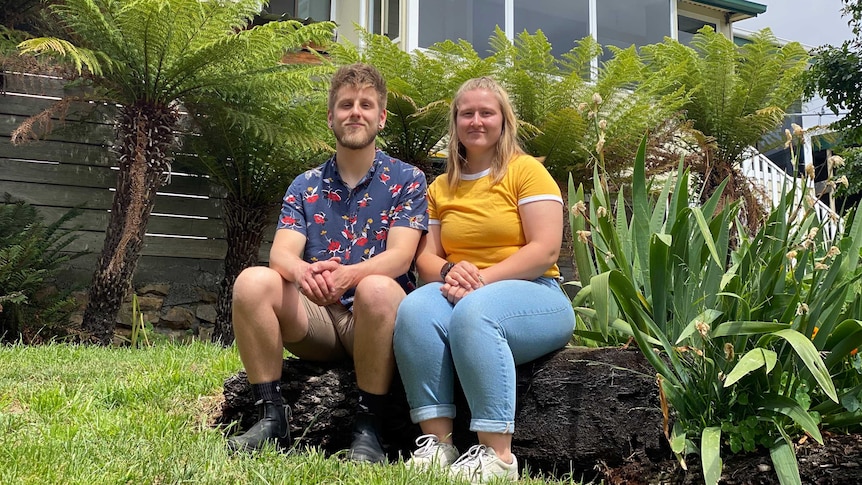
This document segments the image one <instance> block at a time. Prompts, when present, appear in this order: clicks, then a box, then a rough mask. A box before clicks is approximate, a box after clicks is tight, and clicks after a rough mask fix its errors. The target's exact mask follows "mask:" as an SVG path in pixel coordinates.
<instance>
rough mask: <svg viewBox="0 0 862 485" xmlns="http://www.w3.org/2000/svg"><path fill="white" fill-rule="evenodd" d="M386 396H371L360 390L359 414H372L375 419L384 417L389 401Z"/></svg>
mask: <svg viewBox="0 0 862 485" xmlns="http://www.w3.org/2000/svg"><path fill="white" fill-rule="evenodd" d="M386 396H387V395H386V394H371V393H370V392H365V391H363V390H362V389H360V390H359V404H358V405H357V410H356V411H357V414H370V415H372V416H375V417H381V416H383V414H384V412H385V409H384V408H385V406H386V401H387V399H386Z"/></svg>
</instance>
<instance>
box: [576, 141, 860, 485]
mask: <svg viewBox="0 0 862 485" xmlns="http://www.w3.org/2000/svg"><path fill="white" fill-rule="evenodd" d="M644 159H645V144H644V143H642V144H641V147H640V150H639V151H638V154H637V157H636V160H635V166H634V174H633V179H632V186H631V199H630V200H631V205H630V206H628V207H626V206H625V204H624V200H625V199H624V197H623V194H622V193H620V194H619V195H618V197H617V200H616V201H615V204H614V203H612V201H611V199H610V196H609V194H608V193H607V191H606V190H605V189H604V188H603V187H602V185H601V184H600V183H595V185H594V189H593V193H592V194H591V196H590V199H589V204H587V200H585V198H584V196H583V194H584V191H583V187H579V188H578V190H575V189H574V184H573V183H572V182H571V179H570V182H569V193H570V194H571V195H570V205H571V206H572V213H571V218H572V221H573V225H572V228H573V230H574V231H576V232H575V234H574V238H573V239H574V241H575V242H574V248H573V250H574V254H575V260H576V264H577V266H578V272H579V274H580V275H581V278H582V283H583V284H584V288H583V289H582V290H581V291H580V292H579V293H578V295H577V296H576V297H575V299H574V301H573V305H574V306H575V307H576V312H577V313H578V315H579V317H580V318H581V319H582V321H581V330H578V331H576V334H578V335H579V336H580V337H582V338H585V339H589V340H593V341H598V342H614V341H619V340H620V339H621V338H625V337H629V338H630V339H632V340H633V341H634V342H636V344H637V346H638V347H639V348H640V349H641V351H642V352H643V355H644V356H645V358H646V359H647V360H648V361H649V362H650V363H651V364H652V365H653V367H654V368H655V370H656V372H657V373H658V382H659V386H660V391H661V397H662V407H663V409H664V411H665V418H666V419H665V433H666V435H667V437H668V439H669V441H670V443H671V447H672V449H673V451H674V452H675V453H676V454H677V456H678V457H679V459H680V462H681V464H682V466H683V467H685V466H687V465H686V458H687V455H689V454H692V453H695V454H699V455H700V462H701V466H702V469H703V475H704V479H705V481H706V483H710V484H712V483H717V482H718V480H719V478H720V476H721V466H722V465H721V463H722V462H721V456H722V455H724V454H726V453H727V452H728V451H729V452H731V453H737V452H742V451H752V450H754V449H756V448H766V449H768V450H769V452H770V455H771V457H772V461H773V464H774V468H775V471H776V473H777V475H778V478H779V480H780V481H781V483H800V478H799V472H798V467H797V463H796V457H795V453H794V449H793V445H794V440H796V439H797V438H799V437H801V436H803V435H808V436H810V437H811V438H813V439H815V440H817V441H818V442H821V443H822V442H823V437H822V434H821V429H823V428H828V429H846V428H848V427H858V426H859V425H860V423H862V412H860V406H859V398H860V391H862V378H860V371H859V369H860V360H859V356H858V355H857V353H856V351H855V349H856V348H857V347H859V346H860V345H862V297H860V293H859V281H860V278H862V269H860V266H859V252H860V245H862V217H859V216H858V215H857V216H853V217H852V219H851V220H850V221H848V224H845V225H844V226H841V227H840V229H839V231H838V234H837V235H836V236H835V237H834V239H832V240H830V239H829V238H828V237H827V236H826V235H825V231H823V227H822V224H821V223H820V222H818V220H817V218H816V216H815V214H814V211H813V209H812V202H813V201H812V199H811V197H794V195H795V193H796V192H797V191H799V190H803V189H804V185H803V184H800V183H796V184H788V186H787V187H785V190H784V194H785V195H784V197H783V198H782V200H781V201H779V203H778V204H777V206H776V207H775V208H774V209H773V210H772V212H771V213H770V214H769V217H768V219H767V221H766V223H765V224H763V226H762V227H761V228H760V229H759V230H758V232H756V233H754V234H750V233H748V232H747V229H746V228H745V226H744V225H743V224H742V223H741V222H740V221H739V219H738V214H737V213H738V210H739V206H738V203H731V204H726V205H721V204H720V203H719V201H720V199H721V194H722V191H723V190H724V188H725V185H726V183H727V182H726V181H725V182H724V183H722V184H721V185H720V186H719V187H718V190H716V192H715V193H714V194H713V195H712V196H711V197H710V198H709V199H707V200H706V201H705V202H704V203H703V204H702V205H699V204H697V203H695V202H693V201H694V197H693V196H692V195H693V194H692V193H690V192H689V185H690V180H689V173H688V171H686V170H684V169H683V166H682V163H680V166H679V170H678V175H677V177H676V180H675V181H674V180H673V179H669V180H668V181H667V182H666V183H665V184H664V185H663V187H661V190H660V192H659V193H658V194H656V193H655V192H654V191H653V187H652V185H651V184H650V183H648V181H647V178H646V176H645V168H644ZM598 179H599V177H598V171H597V174H596V177H594V180H598ZM797 201H798V202H797ZM627 210H628V211H629V212H628V213H627ZM627 214H630V217H629V216H628V215H627ZM731 228H735V229H736V231H737V234H738V236H736V237H735V238H734V237H733V236H732V231H731ZM578 231H579V232H578Z"/></svg>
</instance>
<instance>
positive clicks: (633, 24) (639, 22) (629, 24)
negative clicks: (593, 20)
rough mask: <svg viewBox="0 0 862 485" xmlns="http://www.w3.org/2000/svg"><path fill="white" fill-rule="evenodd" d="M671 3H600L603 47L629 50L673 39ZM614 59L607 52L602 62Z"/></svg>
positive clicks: (623, 0)
mask: <svg viewBox="0 0 862 485" xmlns="http://www.w3.org/2000/svg"><path fill="white" fill-rule="evenodd" d="M670 3H671V2H670V1H668V0H641V1H639V2H632V1H631V0H600V1H596V14H597V15H596V17H597V23H598V25H597V33H598V36H597V37H598V39H597V40H598V41H599V44H601V45H603V46H606V45H614V46H617V47H620V48H623V49H625V48H628V47H630V46H632V45H636V46H642V45H647V44H657V43H659V42H662V41H663V40H664V38H665V36H667V37H670V36H671V31H670V23H671V16H670V10H671V5H670ZM611 57H612V55H611V53H610V52H608V51H606V52H605V53H604V55H603V56H602V60H603V61H606V60H608V59H610V58H611Z"/></svg>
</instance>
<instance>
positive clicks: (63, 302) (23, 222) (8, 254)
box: [0, 194, 80, 341]
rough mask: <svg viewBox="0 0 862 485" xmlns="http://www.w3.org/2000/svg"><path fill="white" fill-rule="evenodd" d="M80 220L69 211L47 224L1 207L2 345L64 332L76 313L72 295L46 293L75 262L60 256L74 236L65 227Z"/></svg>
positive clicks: (31, 213) (14, 207)
mask: <svg viewBox="0 0 862 485" xmlns="http://www.w3.org/2000/svg"><path fill="white" fill-rule="evenodd" d="M79 214H80V211H79V210H71V211H69V212H67V213H66V214H64V215H63V217H61V218H60V219H58V220H57V221H55V222H54V223H51V224H45V222H44V220H43V218H42V216H41V215H39V213H38V211H37V210H36V208H35V207H33V206H31V205H28V204H25V203H23V202H18V201H12V200H11V198H10V196H9V194H6V196H5V198H4V200H3V203H2V204H0V339H8V340H17V339H19V338H23V339H25V340H27V341H30V340H32V339H35V338H36V336H37V334H39V333H40V332H44V331H45V330H47V333H46V334H44V335H42V336H41V337H43V338H45V337H50V336H52V335H53V334H54V332H57V331H60V330H61V329H62V327H61V326H62V325H63V322H64V320H65V319H66V318H67V317H68V315H69V313H70V312H71V310H72V309H73V307H74V301H73V300H72V299H71V298H69V296H68V293H57V292H56V291H54V292H53V293H51V292H47V291H45V290H47V289H48V287H49V285H50V284H51V282H52V279H53V277H54V275H55V274H56V272H57V270H58V269H59V268H60V266H61V265H62V264H63V263H65V262H66V261H68V260H69V259H71V258H73V257H75V254H73V253H68V252H67V253H64V252H62V251H63V250H64V249H65V248H66V247H67V246H68V245H69V244H70V243H72V241H74V240H75V238H76V236H75V235H74V234H73V233H72V232H71V231H68V230H65V229H61V226H62V225H64V224H66V223H68V222H69V221H71V220H72V219H74V218H75V217H77V216H78V215H79Z"/></svg>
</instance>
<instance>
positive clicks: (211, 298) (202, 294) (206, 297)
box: [195, 287, 218, 322]
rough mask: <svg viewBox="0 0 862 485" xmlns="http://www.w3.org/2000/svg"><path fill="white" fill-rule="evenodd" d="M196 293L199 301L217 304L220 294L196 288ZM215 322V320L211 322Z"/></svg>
mask: <svg viewBox="0 0 862 485" xmlns="http://www.w3.org/2000/svg"><path fill="white" fill-rule="evenodd" d="M195 292H196V293H197V295H198V299H199V300H200V301H202V302H204V303H215V302H216V301H218V293H216V292H214V291H209V290H207V289H206V288H200V287H196V288H195ZM210 321H213V322H214V321H215V320H210Z"/></svg>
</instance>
